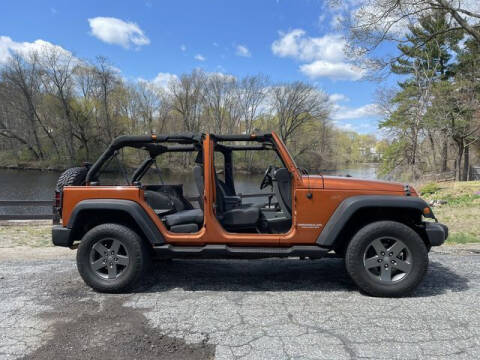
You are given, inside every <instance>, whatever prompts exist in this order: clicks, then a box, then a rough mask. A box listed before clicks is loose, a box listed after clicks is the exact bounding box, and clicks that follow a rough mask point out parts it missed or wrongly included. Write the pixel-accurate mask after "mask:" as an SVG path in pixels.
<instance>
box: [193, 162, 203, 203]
mask: <svg viewBox="0 0 480 360" xmlns="http://www.w3.org/2000/svg"><path fill="white" fill-rule="evenodd" d="M193 178H194V179H195V185H196V186H197V190H198V196H199V200H198V204H199V205H200V208H201V209H203V192H204V189H205V185H204V183H203V166H202V165H195V166H194V167H193Z"/></svg>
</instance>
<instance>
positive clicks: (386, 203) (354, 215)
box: [316, 195, 433, 252]
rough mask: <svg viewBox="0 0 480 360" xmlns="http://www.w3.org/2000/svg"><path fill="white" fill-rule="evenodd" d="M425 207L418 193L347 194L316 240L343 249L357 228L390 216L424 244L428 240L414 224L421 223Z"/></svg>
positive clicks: (387, 218) (426, 243) (422, 231)
mask: <svg viewBox="0 0 480 360" xmlns="http://www.w3.org/2000/svg"><path fill="white" fill-rule="evenodd" d="M425 207H428V204H427V203H426V202H425V201H424V200H423V199H420V198H418V197H403V196H384V195H360V196H354V197H350V198H347V199H345V200H344V201H343V202H342V203H341V204H340V205H339V206H338V207H337V209H336V210H335V212H334V213H333V214H332V216H331V217H330V219H329V220H328V222H327V224H326V225H325V228H324V229H323V231H322V232H321V233H320V235H319V236H318V238H317V241H316V243H317V244H318V245H319V246H323V247H329V248H333V249H335V250H340V251H341V252H343V251H344V250H345V248H346V246H347V245H348V242H349V241H350V240H351V238H352V237H353V235H354V234H355V233H356V232H357V231H358V230H360V228H362V227H364V226H365V225H368V224H370V223H372V222H375V221H382V220H391V221H397V222H400V223H403V224H405V225H407V226H409V227H411V228H412V229H413V230H414V231H416V232H417V233H418V234H419V235H420V236H421V238H422V239H423V241H424V242H425V245H427V246H428V245H429V241H428V237H427V235H426V233H425V231H424V229H422V228H421V227H419V226H417V225H421V223H422V215H423V209H424V208H425ZM432 216H433V215H432Z"/></svg>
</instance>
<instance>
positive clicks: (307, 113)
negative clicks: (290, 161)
mask: <svg viewBox="0 0 480 360" xmlns="http://www.w3.org/2000/svg"><path fill="white" fill-rule="evenodd" d="M271 97H272V98H271V107H272V110H273V114H274V116H275V117H276V119H277V122H278V129H279V132H280V137H281V138H282V140H283V142H285V143H287V142H288V141H289V140H290V138H292V137H293V136H295V133H296V132H297V130H298V129H299V128H300V127H302V126H304V125H306V124H308V123H310V122H313V121H324V120H326V119H327V118H328V116H329V114H330V104H329V100H328V96H326V95H325V94H324V93H323V92H320V91H319V90H317V89H316V88H314V87H313V86H311V85H308V84H305V83H302V82H294V83H291V84H280V85H277V86H274V87H273V88H272V90H271Z"/></svg>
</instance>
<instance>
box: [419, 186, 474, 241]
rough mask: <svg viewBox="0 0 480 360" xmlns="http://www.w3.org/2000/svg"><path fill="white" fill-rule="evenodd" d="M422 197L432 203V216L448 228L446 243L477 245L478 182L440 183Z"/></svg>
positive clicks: (429, 187)
mask: <svg viewBox="0 0 480 360" xmlns="http://www.w3.org/2000/svg"><path fill="white" fill-rule="evenodd" d="M427 185H428V184H427ZM419 188H420V189H423V188H424V187H419ZM432 188H435V187H434V186H428V187H427V189H432ZM420 191H421V190H420ZM422 197H423V198H424V199H425V200H427V202H431V201H434V202H435V205H434V207H433V213H434V214H435V216H436V217H437V218H438V221H440V222H442V223H444V224H446V225H447V226H448V227H449V229H450V236H449V238H448V239H447V244H466V243H480V181H468V182H446V183H439V184H436V189H435V191H434V192H430V193H426V194H425V195H422ZM443 202H446V203H445V204H443Z"/></svg>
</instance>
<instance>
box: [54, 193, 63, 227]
mask: <svg viewBox="0 0 480 360" xmlns="http://www.w3.org/2000/svg"><path fill="white" fill-rule="evenodd" d="M61 218H62V192H61V191H55V198H54V202H53V223H54V224H60V219H61Z"/></svg>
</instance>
